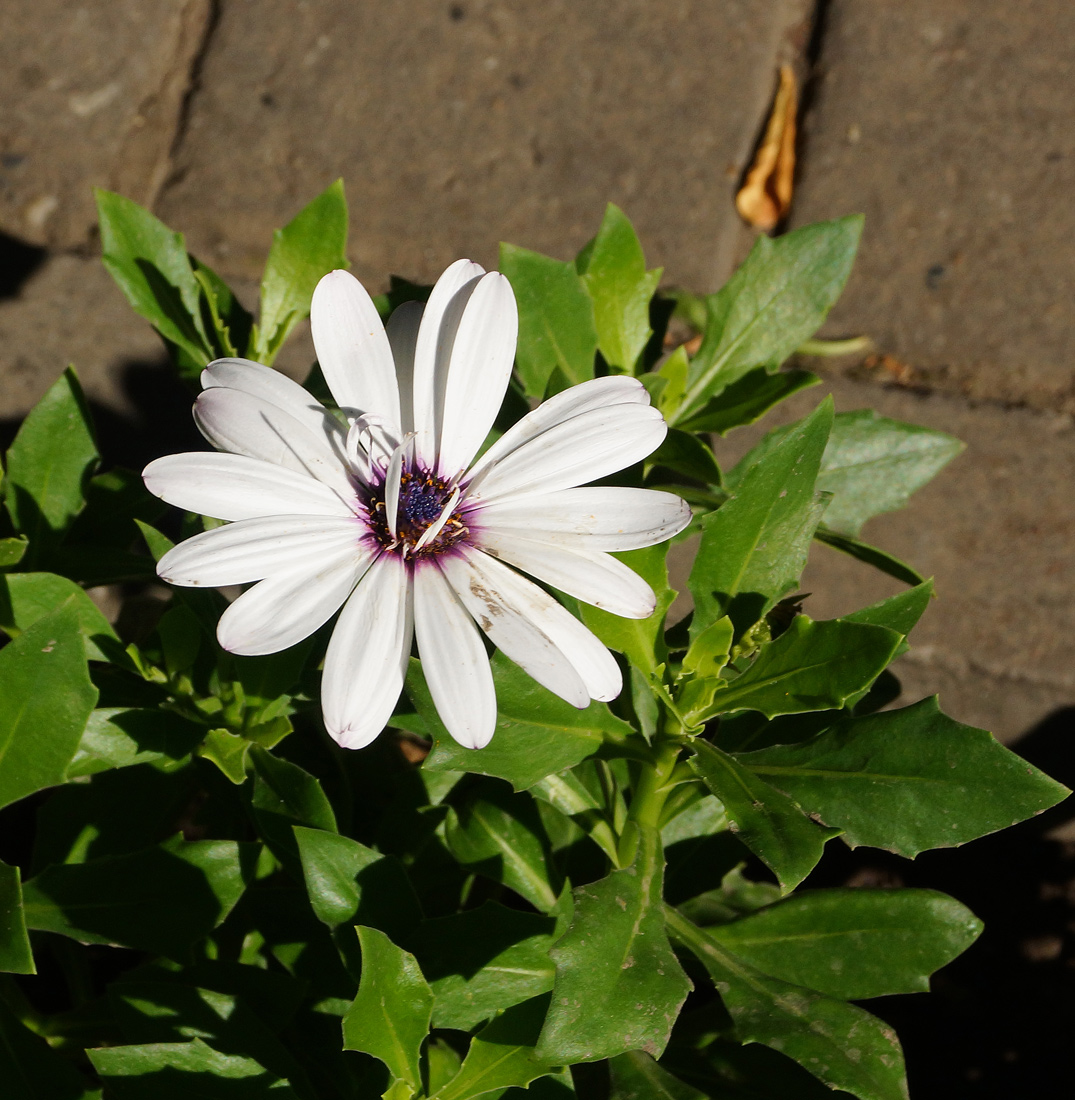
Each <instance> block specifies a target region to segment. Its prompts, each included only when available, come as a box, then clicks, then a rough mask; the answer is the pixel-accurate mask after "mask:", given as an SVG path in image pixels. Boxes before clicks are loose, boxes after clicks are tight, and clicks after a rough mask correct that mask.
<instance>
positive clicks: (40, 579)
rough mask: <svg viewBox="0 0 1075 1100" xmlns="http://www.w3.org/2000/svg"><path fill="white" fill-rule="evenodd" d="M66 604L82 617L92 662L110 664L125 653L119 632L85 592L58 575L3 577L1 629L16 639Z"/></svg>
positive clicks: (0, 593) (82, 628) (84, 636)
mask: <svg viewBox="0 0 1075 1100" xmlns="http://www.w3.org/2000/svg"><path fill="white" fill-rule="evenodd" d="M65 601H70V606H71V607H72V608H74V611H75V613H76V614H77V616H78V624H79V627H80V629H81V631H82V636H83V638H84V640H85V646H86V657H87V658H88V659H89V660H91V661H107V660H109V659H110V658H114V657H115V656H116V655H117V653H120V654H121V653H122V648H123V647H122V646H121V645H120V641H119V638H118V637H116V632H115V631H114V630H113V629H112V626H111V624H110V623H109V622H108V620H107V619H106V618H105V617H104V615H102V614H101V612H100V610H99V609H98V607H97V605H96V604H95V603H94V602H93V600H91V599H90V598H89V596H87V595H86V592H85V590H84V589H82V588H80V587H79V586H78V585H77V584H75V582H74V581H69V580H68V579H67V578H66V577H59V576H57V575H56V574H55V573H11V574H9V575H8V576H6V577H0V620H2V621H0V627H2V628H3V629H4V630H5V631H7V633H9V634H11V635H12V636H15V635H18V634H20V633H22V632H23V631H24V630H27V629H28V628H29V627H31V626H33V624H34V623H36V622H37V620H38V619H40V618H41V617H42V616H43V615H45V614H47V613H48V612H50V611H53V610H55V609H56V608H57V607H59V606H60V604H62V603H64V602H65Z"/></svg>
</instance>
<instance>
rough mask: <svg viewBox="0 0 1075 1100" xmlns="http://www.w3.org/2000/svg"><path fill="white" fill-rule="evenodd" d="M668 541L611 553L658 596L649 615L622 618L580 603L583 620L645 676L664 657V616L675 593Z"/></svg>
mask: <svg viewBox="0 0 1075 1100" xmlns="http://www.w3.org/2000/svg"><path fill="white" fill-rule="evenodd" d="M668 546H669V544H668V543H667V542H662V543H658V544H657V545H656V546H647V547H646V548H645V549H643V550H628V551H626V552H625V553H622V554H614V555H613V557H617V558H619V559H620V561H622V562H624V563H625V564H626V565H629V566H630V567H631V568H632V569H633V570H634V571H635V572H636V573H637V574H638V575H639V576H640V577H641V578H642V579H643V580H644V581H645V582H646V583H647V584H648V585H649V586H650V588H652V589H653V592H654V594H655V595H656V597H657V606H656V607H655V608H654V610H653V614H652V615H650V616H649V618H648V619H624V618H621V617H620V616H619V615H613V614H612V613H611V612H608V611H602V610H601V609H600V608H598V607H593V606H591V605H590V604H579V610H580V611H581V613H582V621H583V622H584V623H585V624H586V625H587V626H588V627H589V628H590V629H591V630H592V631H593V632H594V633H595V634H596V635H597V636H598V638H600V639H601V641H603V642H604V643H605V645H607V646H608V647H609V648H610V649H615V650H617V651H618V652H620V653H622V654H623V655H624V656H625V657H626V658H627V659H628V661H630V662H631V664H632V665H634V666H635V668H637V669H638V670H639V671H640V672H642V673H644V674H645V675H646V676H648V677H651V678H652V677H654V676H656V675H657V672H658V668H657V666H658V664H659V663H660V662H663V661H664V660H665V659H666V657H667V650H666V648H665V645H664V617H665V615H667V614H668V609H669V608H670V607H671V606H672V604H673V603H674V601H675V598H676V596H677V594H678V593H677V592H676V591H675V589H674V588H670V587H669V586H668V567H667V565H665V557H666V555H667V554H668Z"/></svg>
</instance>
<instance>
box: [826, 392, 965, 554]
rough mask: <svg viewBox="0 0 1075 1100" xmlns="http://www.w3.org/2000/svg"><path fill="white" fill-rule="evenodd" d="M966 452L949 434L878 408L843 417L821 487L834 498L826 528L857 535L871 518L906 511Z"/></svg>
mask: <svg viewBox="0 0 1075 1100" xmlns="http://www.w3.org/2000/svg"><path fill="white" fill-rule="evenodd" d="M962 450H963V444H962V443H961V442H960V441H959V440H958V439H954V438H953V437H952V436H950V435H945V433H944V432H937V431H933V430H932V429H930V428H920V427H918V426H917V425H916V424H904V423H903V422H901V421H899V420H889V419H888V418H887V417H883V416H878V415H877V413H876V412H874V410H873V409H860V410H859V411H857V412H848V413H838V414H837V416H836V419H835V421H834V422H833V426H832V435H831V436H830V437H829V445H828V446H827V447H826V448H825V456H824V458H822V460H821V474H820V475H819V477H818V482H817V487H818V488H819V489H823V490H825V491H827V492H830V493H832V494H833V496H832V500H831V501H830V503H829V506H828V508H827V509H826V510H825V526H826V527H828V528H829V529H830V530H833V531H836V532H837V533H839V534H842V535H857V534H858V533H859V531H860V530H861V529H862V525H863V524H864V523H865V522H866V521H867V520H868V519H871V518H872V517H873V516H877V515H880V514H881V513H882V512H894V511H896V510H897V509H898V508H902V507H903V506H904V505H905V504H906V503H907V501H908V499H909V498H910V496H911V494H912V493H913V492H915V490H917V489H920V488H921V487H922V486H923V485H925V484H926V482H928V481H930V480H931V479H932V478H933V477H934V476H935V475H936V474H937V473H939V472H940V470H941V469H943V468H944V467H945V466H946V465H947V464H948V463H949V462H951V461H952V459H953V458H955V457H956V455H957V454H959V452H960V451H962Z"/></svg>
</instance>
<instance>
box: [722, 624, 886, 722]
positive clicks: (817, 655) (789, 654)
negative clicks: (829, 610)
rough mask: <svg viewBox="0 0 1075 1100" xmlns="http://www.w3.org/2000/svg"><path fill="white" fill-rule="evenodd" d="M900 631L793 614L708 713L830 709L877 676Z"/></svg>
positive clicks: (772, 714) (770, 714)
mask: <svg viewBox="0 0 1075 1100" xmlns="http://www.w3.org/2000/svg"><path fill="white" fill-rule="evenodd" d="M902 640H903V639H902V635H900V634H897V633H896V632H895V631H894V630H889V629H888V628H887V627H883V626H869V625H867V624H865V623H853V622H845V621H844V620H842V619H831V620H827V621H825V622H817V623H816V622H814V621H813V620H812V619H810V618H809V617H808V616H806V615H796V616H795V618H794V619H792V621H791V626H789V627H788V629H787V630H785V631H784V633H783V634H781V635H780V637H779V638H777V639H776V641H774V642H769V643H768V644H767V645H765V646H763V647H762V649H761V651H760V653H759V654H758V657H757V659H756V660H755V661H754V663H753V664H752V665H751V666H750V667H749V668H748V669H747V670H746V672H744V673H743V674H742V676H739V677H738V678H737V679H735V680H733V681H732V682H731V683H730V684H729V686H728V687H726V688H724V689H723V690H720V691H718V692H717V693H716V695H715V696H714V698H713V705H712V707H711V708H710V714H721V713H727V712H728V711H733V710H757V711H760V712H761V713H762V714H764V715H765V716H766V717H767V718H774V717H776V715H778V714H796V713H798V712H800V711H810V710H831V709H833V708H836V707H842V706H843V705H844V702H845V701H846V700H847V699H849V698H850V697H851V696H853V695H855V694H856V693H858V692H859V691H861V690H862V689H863V688H865V687H868V686H869V685H870V684H872V683H873V681H874V680H875V679H876V678H877V675H878V673H879V672H880V671H881V670H882V669H883V668H884V667H885V666H886V665H887V664H888V662H889V661H891V660H892V658H893V656H894V655H895V652H896V649H897V647H898V646H899V644H900V642H901V641H902Z"/></svg>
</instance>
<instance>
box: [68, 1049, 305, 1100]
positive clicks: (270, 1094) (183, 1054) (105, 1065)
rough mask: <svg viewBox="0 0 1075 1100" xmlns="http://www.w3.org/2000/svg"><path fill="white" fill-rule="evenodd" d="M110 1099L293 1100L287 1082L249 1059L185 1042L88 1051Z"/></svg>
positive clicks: (292, 1091)
mask: <svg viewBox="0 0 1075 1100" xmlns="http://www.w3.org/2000/svg"><path fill="white" fill-rule="evenodd" d="M86 1053H87V1054H88V1055H89V1058H90V1061H91V1062H92V1063H93V1068H94V1069H95V1070H96V1071H97V1072H98V1074H99V1075H100V1076H101V1077H102V1078H103V1080H104V1082H105V1085H106V1086H107V1088H108V1096H109V1098H110V1100H111V1098H112V1097H115V1100H149V1098H150V1097H152V1098H153V1100H193V1098H197V1100H263V1098H264V1100H297V1097H296V1095H295V1092H294V1090H293V1089H292V1088H291V1086H290V1085H289V1084H288V1083H287V1082H286V1081H281V1080H280V1078H278V1077H276V1076H274V1075H273V1074H271V1073H269V1071H268V1070H267V1069H266V1068H265V1067H264V1066H263V1065H261V1064H260V1063H259V1062H255V1061H254V1059H253V1058H247V1057H245V1056H244V1055H241V1054H221V1053H220V1052H219V1051H216V1050H214V1049H213V1048H212V1047H211V1046H209V1044H208V1043H203V1042H202V1040H201V1039H192V1040H191V1041H190V1042H189V1043H146V1044H143V1045H141V1046H126V1047H102V1048H100V1049H98V1050H88V1051H86Z"/></svg>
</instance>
